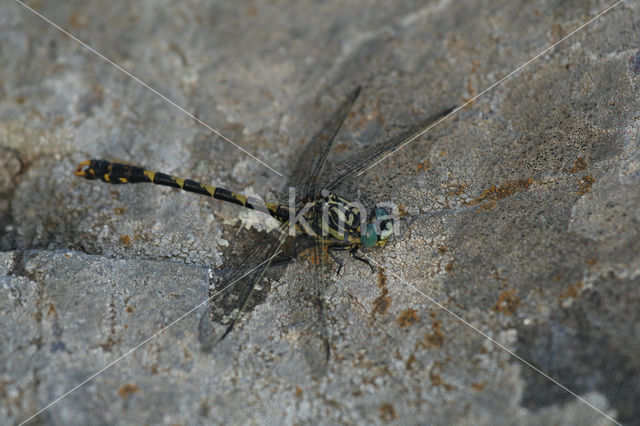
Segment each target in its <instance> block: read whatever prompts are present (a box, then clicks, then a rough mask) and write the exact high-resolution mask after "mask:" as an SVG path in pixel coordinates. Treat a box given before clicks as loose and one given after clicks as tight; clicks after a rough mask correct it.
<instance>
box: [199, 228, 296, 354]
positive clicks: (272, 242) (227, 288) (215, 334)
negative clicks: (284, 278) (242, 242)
mask: <svg viewBox="0 0 640 426" xmlns="http://www.w3.org/2000/svg"><path fill="white" fill-rule="evenodd" d="M287 229H288V227H287V225H281V226H280V227H278V228H277V229H275V230H273V231H271V232H270V233H268V234H267V235H265V236H264V237H262V238H261V239H260V240H259V241H258V242H257V243H255V244H254V245H253V247H252V248H251V249H250V250H249V251H248V252H247V253H246V255H245V256H244V257H243V260H242V261H241V262H240V263H239V264H238V265H236V266H235V267H234V268H233V271H232V273H230V274H227V276H223V277H221V279H219V280H218V281H219V284H218V285H216V286H215V289H213V290H211V292H210V299H209V304H208V307H207V310H206V312H205V314H204V315H203V316H202V317H201V318H200V325H199V340H200V345H201V349H202V350H203V351H205V352H208V351H210V350H211V349H212V348H213V347H214V346H215V345H216V344H217V343H218V342H220V340H222V339H224V338H225V337H226V336H227V334H229V332H230V331H231V330H232V328H233V326H234V325H235V324H236V322H237V321H238V319H239V318H240V316H241V315H242V313H243V312H245V311H246V310H248V309H249V308H251V307H252V306H251V305H255V304H256V303H257V300H252V299H254V298H255V296H256V293H257V290H258V289H259V288H261V287H262V286H263V285H266V284H263V280H264V278H265V274H266V272H267V269H268V268H269V266H271V265H272V264H273V262H274V259H276V258H277V257H278V256H279V255H280V254H282V246H283V244H284V242H285V240H286V238H287V234H286V230H287ZM264 290H265V291H264V293H265V294H266V292H267V291H268V289H264Z"/></svg>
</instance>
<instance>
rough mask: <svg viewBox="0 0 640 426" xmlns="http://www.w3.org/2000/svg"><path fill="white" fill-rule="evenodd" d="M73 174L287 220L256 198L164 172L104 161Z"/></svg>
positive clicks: (285, 214) (277, 209) (277, 208)
mask: <svg viewBox="0 0 640 426" xmlns="http://www.w3.org/2000/svg"><path fill="white" fill-rule="evenodd" d="M75 174H76V175H78V176H82V177H84V178H86V179H100V180H102V181H104V182H107V183H111V184H123V183H141V182H143V183H144V182H147V183H154V184H156V185H164V186H170V187H173V188H179V189H183V190H185V191H189V192H195V193H196V194H201V195H207V196H210V197H213V198H215V199H218V200H222V201H226V202H228V203H233V204H237V205H240V206H243V207H246V208H248V209H253V210H258V211H261V212H263V213H267V214H269V215H271V216H273V217H275V218H276V219H278V220H282V218H283V217H284V218H288V212H285V211H283V209H282V208H281V206H279V205H277V204H274V203H265V202H262V201H261V200H259V199H255V200H253V199H252V200H249V199H248V198H247V197H246V196H244V195H242V194H238V193H236V192H232V191H229V190H227V189H224V188H220V187H217V186H212V185H205V184H202V183H200V182H196V181H195V180H192V179H183V178H179V177H176V176H172V175H168V174H166V173H160V172H154V171H151V170H147V169H143V168H142V167H136V166H130V165H128V164H120V163H112V162H111V161H106V160H90V161H83V162H82V163H80V164H79V165H78V168H77V169H76V171H75Z"/></svg>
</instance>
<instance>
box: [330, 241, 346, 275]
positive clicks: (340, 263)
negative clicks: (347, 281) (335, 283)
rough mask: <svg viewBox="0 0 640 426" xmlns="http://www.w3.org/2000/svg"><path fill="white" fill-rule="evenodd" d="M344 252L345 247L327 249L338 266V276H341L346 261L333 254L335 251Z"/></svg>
mask: <svg viewBox="0 0 640 426" xmlns="http://www.w3.org/2000/svg"><path fill="white" fill-rule="evenodd" d="M344 250H346V249H345V248H344V246H329V247H327V252H328V253H329V256H331V259H333V261H334V262H336V263H337V264H338V271H337V272H336V276H339V275H340V271H341V270H342V267H343V266H344V260H342V259H340V258H339V257H338V256H336V255H335V254H334V253H333V252H334V251H344Z"/></svg>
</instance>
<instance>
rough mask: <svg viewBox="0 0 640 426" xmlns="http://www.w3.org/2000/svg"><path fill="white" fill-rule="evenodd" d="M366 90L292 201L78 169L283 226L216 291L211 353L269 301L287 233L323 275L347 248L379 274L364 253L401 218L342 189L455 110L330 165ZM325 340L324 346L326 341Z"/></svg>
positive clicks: (203, 325) (328, 127)
mask: <svg viewBox="0 0 640 426" xmlns="http://www.w3.org/2000/svg"><path fill="white" fill-rule="evenodd" d="M360 92H361V88H360V87H356V88H355V89H353V90H352V91H351V92H349V93H348V94H347V95H346V98H345V99H344V100H343V101H342V103H341V104H340V105H339V106H338V108H337V109H336V110H335V112H334V113H333V114H331V115H330V116H329V117H328V118H327V119H326V121H325V123H324V124H323V125H322V126H321V127H320V130H319V131H318V132H317V133H316V134H315V135H314V136H313V137H312V138H311V139H310V140H309V142H308V143H307V145H306V148H305V149H304V151H303V152H302V155H301V156H300V159H299V161H298V164H297V166H296V167H295V169H294V171H293V173H292V174H291V176H290V177H289V187H290V188H292V189H293V191H292V190H291V189H290V193H293V194H294V195H293V196H290V197H289V202H288V203H286V204H285V203H277V202H274V203H270V202H264V201H263V200H261V199H259V198H257V197H251V196H247V195H244V194H241V193H237V192H233V191H229V190H227V189H225V188H221V187H218V186H213V185H205V184H202V183H200V182H197V181H195V180H192V179H184V178H180V177H176V176H172V175H170V174H166V173H161V172H155V171H151V170H148V169H146V168H142V167H137V166H133V165H128V164H121V163H116V162H111V161H108V160H96V159H93V160H88V161H83V162H81V163H80V164H79V165H78V167H77V169H76V171H75V174H76V175H77V176H81V177H84V178H86V179H90V180H93V179H98V180H101V181H103V182H106V183H109V184H127V183H153V184H156V185H164V186H169V187H173V188H177V189H181V190H184V191H188V192H193V193H197V194H201V195H205V196H208V197H213V198H215V199H218V200H221V201H224V202H228V203H232V204H236V205H239V206H242V207H245V208H247V209H252V210H256V211H259V212H261V213H264V214H266V215H269V216H271V217H272V218H274V219H276V221H277V222H278V223H279V226H277V227H276V228H275V229H273V230H271V231H270V232H268V233H267V234H266V235H264V236H263V237H262V238H260V239H259V240H258V241H256V242H255V244H254V245H253V246H252V248H250V249H249V250H248V251H247V252H246V253H244V255H243V256H242V257H241V258H240V260H239V261H238V262H237V265H236V266H235V267H234V268H232V270H233V271H235V273H234V274H230V275H228V276H227V277H225V278H226V279H225V280H223V281H224V283H225V285H224V286H216V287H215V288H214V289H213V292H212V293H210V296H211V299H210V301H209V306H208V308H207V313H206V314H205V315H203V316H202V317H201V320H200V342H201V346H202V349H203V350H205V351H209V350H211V349H212V347H213V346H214V345H215V344H217V343H218V342H220V341H221V340H222V339H224V338H225V337H226V336H227V335H229V333H230V332H231V331H232V329H233V328H234V325H235V324H236V323H237V321H238V320H239V318H240V317H241V314H242V313H244V312H247V311H250V310H251V309H252V308H253V307H254V306H255V305H257V304H258V303H260V302H261V301H262V300H264V298H265V297H266V296H265V293H266V292H268V290H269V289H268V288H266V289H265V288H264V286H263V285H262V284H263V281H265V277H266V275H265V274H266V271H267V270H268V269H269V267H270V266H272V265H273V264H274V262H277V260H276V259H277V258H278V255H279V254H281V253H283V252H284V251H285V250H284V249H283V247H284V244H285V242H286V241H287V239H288V237H289V236H292V237H294V239H295V240H300V239H302V240H305V241H307V242H311V243H312V248H313V253H312V259H316V260H318V259H320V261H319V262H318V263H320V265H318V266H320V267H319V268H317V270H318V271H319V272H317V273H318V275H319V276H322V275H324V274H326V271H325V269H326V268H325V267H324V266H325V262H324V258H325V257H324V253H327V254H328V255H329V257H330V258H331V259H332V260H333V261H334V262H335V263H336V264H337V265H338V267H337V272H336V273H337V274H338V275H339V274H340V272H341V270H342V268H343V266H344V261H343V260H342V259H341V258H340V257H339V256H338V255H337V253H338V252H345V251H346V252H348V253H349V254H350V256H351V257H352V258H353V259H355V260H357V261H360V262H363V263H365V264H367V265H368V266H369V267H370V268H371V270H372V272H373V271H374V268H373V266H372V265H371V263H370V262H369V261H368V260H367V259H366V258H365V257H363V256H361V255H359V254H358V253H359V250H360V249H361V248H383V247H384V246H385V245H386V243H387V241H388V240H389V238H390V237H391V235H392V234H393V233H394V221H395V220H396V219H397V217H396V215H395V214H394V212H393V211H392V210H391V209H390V208H389V207H385V206H380V205H378V206H374V207H373V208H372V209H370V213H369V212H368V209H367V208H366V206H364V205H363V204H362V203H360V202H359V201H354V200H351V199H349V198H346V197H343V196H341V195H339V194H340V189H341V188H342V187H343V186H344V185H345V184H346V183H347V182H348V181H349V180H353V178H354V177H355V176H357V175H358V174H359V173H360V172H362V171H364V170H366V169H367V167H369V166H370V165H371V164H373V163H375V162H376V161H377V160H379V159H380V158H381V157H383V156H384V155H386V154H388V153H389V152H391V151H393V150H394V149H396V148H397V147H399V146H401V145H403V144H404V143H406V142H407V141H411V140H413V139H414V138H416V137H417V136H419V135H421V134H422V133H424V131H425V129H427V128H428V127H429V126H432V125H434V123H436V122H438V121H439V120H441V119H442V118H443V117H446V116H447V115H448V114H449V113H451V112H452V111H453V110H454V109H455V107H452V108H447V109H444V110H442V111H440V112H438V113H437V114H435V115H432V116H430V117H428V118H427V119H426V120H424V121H422V122H421V123H419V124H418V125H417V126H413V128H411V129H409V130H408V131H405V132H401V133H400V134H398V135H396V136H395V137H392V138H390V139H389V140H386V141H384V142H382V143H380V144H377V145H373V146H371V147H370V148H369V149H366V150H364V152H361V153H359V154H358V155H356V156H354V157H352V158H351V159H347V160H345V161H343V162H341V163H340V164H333V162H331V161H329V159H330V157H331V155H330V154H331V153H332V151H335V141H336V139H337V136H338V134H339V133H340V130H341V129H342V127H343V125H344V123H345V121H346V119H347V116H348V115H349V112H350V111H351V109H352V107H353V105H354V103H355V101H356V99H357V98H358V96H359V94H360ZM320 279H322V278H320ZM220 288H221V289H220ZM318 306H320V308H321V309H320V310H321V311H324V310H326V307H324V302H322V303H320V304H319V305H318ZM324 341H325V343H326V339H325V340H324ZM323 351H324V352H326V357H327V358H328V356H329V349H328V343H326V344H324V348H323Z"/></svg>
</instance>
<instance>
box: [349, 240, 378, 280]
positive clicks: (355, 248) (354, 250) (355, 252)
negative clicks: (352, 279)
mask: <svg viewBox="0 0 640 426" xmlns="http://www.w3.org/2000/svg"><path fill="white" fill-rule="evenodd" d="M349 254H350V255H351V257H353V258H354V259H355V260H359V261H360V262H363V263H366V264H367V265H369V268H371V273H372V274H373V273H375V272H376V270H375V268H374V267H373V265H372V264H371V262H369V259H366V258H364V257H362V256H359V255H358V246H353V247H352V248H351V250H349Z"/></svg>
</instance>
